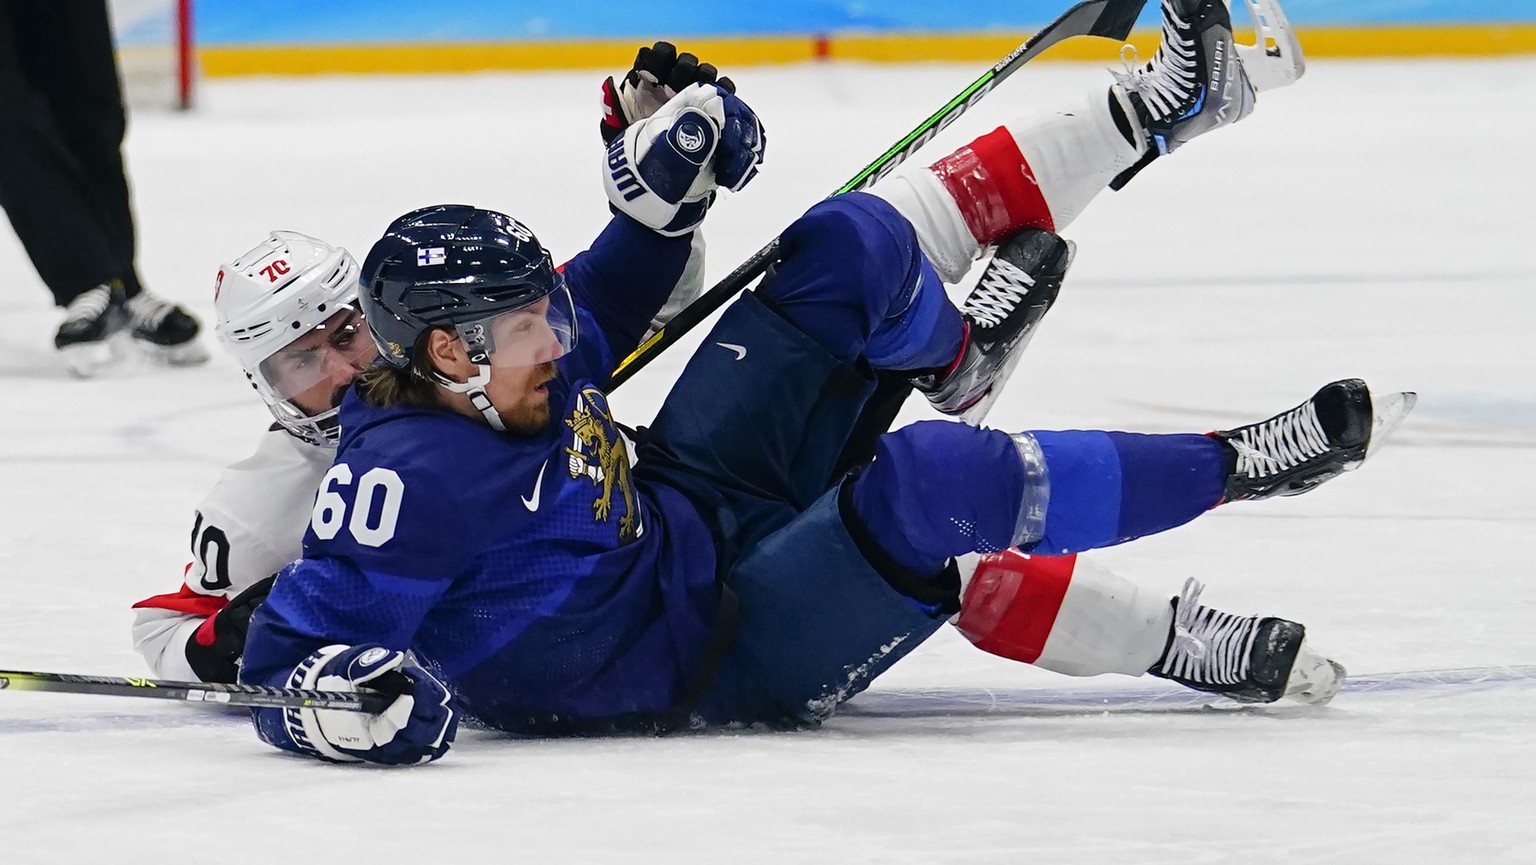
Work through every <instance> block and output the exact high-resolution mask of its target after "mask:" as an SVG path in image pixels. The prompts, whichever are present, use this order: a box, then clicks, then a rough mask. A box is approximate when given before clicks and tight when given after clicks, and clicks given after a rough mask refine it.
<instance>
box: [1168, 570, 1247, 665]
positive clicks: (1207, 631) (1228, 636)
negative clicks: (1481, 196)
mask: <svg viewBox="0 0 1536 865" xmlns="http://www.w3.org/2000/svg"><path fill="white" fill-rule="evenodd" d="M1204 589H1205V587H1204V586H1203V585H1201V583H1200V581H1199V580H1196V579H1194V578H1193V577H1191V578H1189V579H1188V580H1185V581H1184V588H1183V590H1182V591H1181V592H1179V597H1178V599H1177V600H1176V602H1175V604H1174V607H1175V610H1174V616H1173V640H1172V642H1170V643H1169V645H1168V651H1167V652H1166V653H1165V654H1164V656H1163V663H1162V665H1161V671H1162V674H1163V675H1164V676H1166V677H1168V678H1170V679H1177V680H1181V681H1186V682H1198V683H1200V684H1203V685H1235V684H1238V683H1240V682H1243V681H1245V680H1246V679H1247V678H1248V663H1249V659H1250V658H1251V657H1252V653H1253V641H1254V638H1255V637H1256V636H1257V635H1258V627H1257V625H1258V619H1256V618H1254V617H1253V616H1234V615H1232V614H1231V613H1223V612H1221V611H1220V610H1214V609H1211V608H1210V607H1206V606H1202V605H1201V604H1200V593H1201V592H1202V591H1204Z"/></svg>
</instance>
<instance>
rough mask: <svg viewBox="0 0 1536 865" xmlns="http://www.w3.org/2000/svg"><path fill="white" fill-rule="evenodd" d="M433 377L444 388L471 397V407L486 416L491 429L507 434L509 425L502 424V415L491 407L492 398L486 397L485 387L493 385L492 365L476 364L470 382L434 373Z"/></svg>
mask: <svg viewBox="0 0 1536 865" xmlns="http://www.w3.org/2000/svg"><path fill="white" fill-rule="evenodd" d="M432 375H433V377H434V378H436V379H437V383H438V384H440V385H442V386H443V387H445V388H447V389H449V390H451V391H453V392H454V393H461V394H464V395H465V396H467V397H469V403H470V405H473V406H474V407H475V408H477V409H479V410H480V414H482V415H484V416H485V422H486V423H488V424H490V425H491V429H493V430H495V431H497V432H506V431H507V425H506V424H504V423H502V422H501V413H500V412H498V411H496V407H495V406H493V405H491V398H490V397H488V396H486V395H485V386H486V385H488V384H490V383H491V365H490V364H488V363H477V364H475V374H474V375H472V376H470V377H469V381H465V382H457V381H454V380H453V379H451V378H448V377H447V376H445V375H443V374H442V373H440V372H437V371H435V370H434V371H433V373H432Z"/></svg>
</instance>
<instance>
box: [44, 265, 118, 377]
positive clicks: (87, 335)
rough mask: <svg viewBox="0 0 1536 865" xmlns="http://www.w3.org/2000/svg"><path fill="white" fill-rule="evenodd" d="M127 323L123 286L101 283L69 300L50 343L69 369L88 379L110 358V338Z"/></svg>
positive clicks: (111, 357) (108, 361)
mask: <svg viewBox="0 0 1536 865" xmlns="http://www.w3.org/2000/svg"><path fill="white" fill-rule="evenodd" d="M127 324H128V314H127V312H126V310H125V309H124V301H123V288H122V286H121V285H119V284H118V283H117V282H116V281H113V282H110V283H102V284H101V285H98V286H96V287H95V288H92V289H90V290H88V291H86V292H85V293H83V294H81V295H80V296H79V297H76V298H75V299H74V300H72V301H70V302H69V306H67V307H65V308H64V322H63V323H62V324H60V325H59V331H58V333H57V334H55V335H54V337H53V346H54V348H56V349H58V350H59V353H60V354H62V355H64V362H65V364H67V365H68V367H69V370H70V372H72V373H74V374H75V375H77V376H79V377H80V378H90V377H91V376H94V375H95V374H96V373H98V372H100V371H101V369H102V368H103V367H105V366H107V365H108V364H110V363H111V362H112V360H113V357H114V355H113V351H112V345H111V340H112V337H113V336H114V335H115V334H116V333H117V332H118V331H120V330H122V329H123V328H124V327H125V326H126V325H127Z"/></svg>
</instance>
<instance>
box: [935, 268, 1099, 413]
mask: <svg viewBox="0 0 1536 865" xmlns="http://www.w3.org/2000/svg"><path fill="white" fill-rule="evenodd" d="M1062 239H1063V240H1066V243H1067V263H1066V266H1065V267H1064V268H1062V270H1063V271H1064V272H1065V273H1071V272H1072V261H1073V259H1075V258H1077V243H1076V242H1075V241H1072V240H1067V239H1066V238H1062ZM1062 284H1063V285H1065V284H1066V283H1065V280H1063V283H1062ZM1059 297H1060V295H1059V294H1058V298H1059ZM1055 305H1056V302H1055V300H1052V301H1051V306H1055ZM1045 311H1046V312H1050V311H1051V310H1050V307H1046V310H1045ZM1044 320H1045V315H1044V314H1042V315H1041V316H1040V321H1037V322H1035V325H1034V327H1031V328H1030V329H1029V330H1027V331H1025V332H1024V335H1023V336H1022V337H1020V338H1019V344H1018V345H1016V346H1014V347H1013V351H1011V352H1009V353H1008V360H1007V361H1005V362H1004V363H1003V370H1002V374H1001V375H999V376H998V377H997V380H996V381H995V382H993V383H992V386H991V387H990V388H988V389H987V392H986V393H984V394H982V395H981V399H978V400H976V401H975V402H973V403H971V404H970V405H968V406H966V407H965V409H964V410H963V411H961V412H960V420H962V421H964V422H965V423H968V424H970V425H971V426H978V427H979V426H981V422H982V421H984V420H986V419H987V413H988V412H990V411H992V405H993V403H996V402H997V398H998V397H1000V396H1002V395H1003V385H1006V384H1007V383H1008V379H1010V378H1012V377H1013V368H1014V367H1016V366H1018V365H1019V358H1021V357H1023V356H1024V350H1025V349H1026V348H1029V343H1030V340H1032V339H1034V338H1035V331H1037V330H1039V329H1040V322H1041V321H1044Z"/></svg>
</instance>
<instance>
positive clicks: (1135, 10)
mask: <svg viewBox="0 0 1536 865" xmlns="http://www.w3.org/2000/svg"><path fill="white" fill-rule="evenodd" d="M1145 3H1146V0H1085V2H1082V3H1078V4H1077V5H1076V6H1073V7H1072V8H1071V9H1068V10H1067V11H1066V12H1064V13H1062V15H1061V17H1059V18H1057V19H1056V20H1055V21H1052V22H1051V23H1049V24H1047V25H1045V27H1044V28H1042V29H1041V30H1040V32H1038V33H1036V34H1035V35H1033V36H1031V37H1029V39H1028V41H1026V42H1025V43H1024V44H1022V45H1020V46H1019V47H1017V48H1015V49H1014V50H1013V51H1012V53H1010V54H1009V55H1008V56H1007V57H1004V58H1003V59H1001V60H999V61H997V63H996V64H995V65H993V67H992V68H991V69H988V70H987V71H986V72H984V73H982V76H981V77H980V78H977V79H976V80H975V81H973V82H971V84H970V85H969V86H968V87H966V88H965V89H964V90H962V91H960V92H959V93H958V94H956V96H955V97H954V98H953V99H951V100H949V101H948V102H946V103H944V106H943V107H942V108H940V109H939V110H938V111H935V112H934V113H933V114H931V115H929V117H928V119H927V120H924V121H923V122H922V123H919V124H918V125H917V128H916V129H913V130H912V131H911V132H908V133H907V134H906V135H904V136H902V138H901V140H899V141H897V142H896V143H895V144H893V145H891V147H890V149H889V150H886V151H885V153H882V154H881V155H880V156H879V157H878V158H876V159H875V161H874V162H871V163H870V164H868V165H866V166H865V167H864V169H863V170H862V171H860V172H859V173H858V174H855V175H854V176H853V178H852V179H851V180H849V181H848V182H847V183H844V184H843V185H842V186H840V187H838V188H837V190H836V191H835V192H833V193H832V195H831V196H828V197H829V198H830V197H832V196H837V195H842V194H843V193H845V192H853V191H855V190H859V189H863V188H865V187H867V186H869V185H871V184H873V183H875V182H876V181H878V180H880V179H881V178H882V177H885V176H886V175H887V174H889V173H890V172H891V171H892V170H893V169H895V168H896V166H898V165H900V164H901V163H902V162H904V161H906V159H907V157H909V156H911V155H912V154H913V153H914V152H916V151H917V149H918V148H919V147H922V146H923V145H924V144H927V143H928V141H929V139H931V138H933V136H935V135H937V134H938V133H939V132H941V131H943V130H944V129H945V128H946V127H948V126H949V125H950V124H951V123H954V122H955V121H956V120H957V119H959V117H960V115H962V114H964V113H965V112H966V111H967V110H968V109H970V107H971V106H973V105H975V104H976V103H977V102H980V101H981V99H982V97H983V96H986V95H987V94H988V93H990V92H991V91H992V88H993V87H996V86H997V84H998V82H1000V81H1002V80H1003V79H1004V78H1007V77H1008V76H1010V75H1012V74H1013V73H1014V72H1017V71H1018V69H1019V67H1021V66H1023V65H1024V64H1025V63H1028V62H1029V61H1031V60H1033V59H1035V58H1036V57H1038V56H1040V54H1041V52H1043V51H1045V50H1046V49H1047V48H1050V47H1051V46H1053V45H1055V44H1057V43H1058V42H1061V41H1063V40H1065V39H1070V38H1072V37H1074V36H1103V37H1105V38H1108V39H1115V40H1121V41H1123V40H1124V39H1125V38H1126V37H1127V36H1129V35H1130V33H1131V26H1132V25H1133V24H1135V23H1136V16H1137V15H1138V14H1139V13H1140V12H1141V7H1142V6H1143V5H1145ZM778 244H779V241H778V238H774V239H773V240H771V241H769V242H768V245H767V246H764V247H763V248H762V249H759V250H758V251H757V252H756V253H755V254H754V255H753V256H752V257H751V258H749V259H747V260H746V261H745V262H742V264H741V265H740V266H739V267H737V268H736V269H735V270H733V271H731V272H730V274H729V275H727V276H726V277H725V279H722V280H721V281H720V282H718V283H716V284H715V286H714V287H713V288H711V289H710V290H709V291H706V292H704V293H703V294H701V295H699V296H698V297H697V298H696V299H694V301H693V302H692V303H690V304H688V306H686V307H684V308H683V310H682V311H681V312H679V313H678V314H677V315H676V316H674V317H673V318H672V320H671V321H669V322H667V324H666V326H664V327H662V328H661V329H660V330H658V331H656V333H654V334H653V335H652V336H651V338H650V339H648V340H646V341H645V342H643V343H641V344H640V347H639V348H636V349H635V350H634V351H633V352H631V353H630V355H629V357H626V358H624V360H623V361H622V362H620V363H619V366H618V368H617V369H615V370H614V371H613V378H612V380H611V381H610V382H609V384H608V390H609V391H612V390H613V389H614V388H617V387H618V386H619V385H621V384H623V383H624V382H626V381H628V380H629V379H630V378H631V377H633V376H634V374H635V373H637V372H639V371H640V370H641V369H642V368H644V367H645V365H646V364H648V363H650V362H651V361H652V360H653V359H655V357H656V355H658V354H660V353H661V352H663V351H665V350H666V349H667V347H668V346H670V345H672V344H673V343H675V342H677V341H678V340H679V339H681V338H682V337H683V335H684V334H686V333H687V332H688V331H690V330H693V329H694V328H695V327H697V326H698V324H699V323H700V322H702V321H703V320H704V319H706V318H708V317H709V316H710V315H711V314H713V313H714V311H715V310H717V309H719V308H720V307H722V306H724V305H725V303H726V301H728V300H730V299H731V298H733V297H735V296H736V295H737V294H739V293H740V292H741V291H742V290H743V289H745V288H746V287H747V286H748V285H750V284H751V283H752V281H753V280H754V279H757V278H758V277H759V276H762V275H763V272H764V271H766V270H767V269H768V266H769V265H770V264H772V263H773V261H774V259H775V258H776V257H777V254H778Z"/></svg>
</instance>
